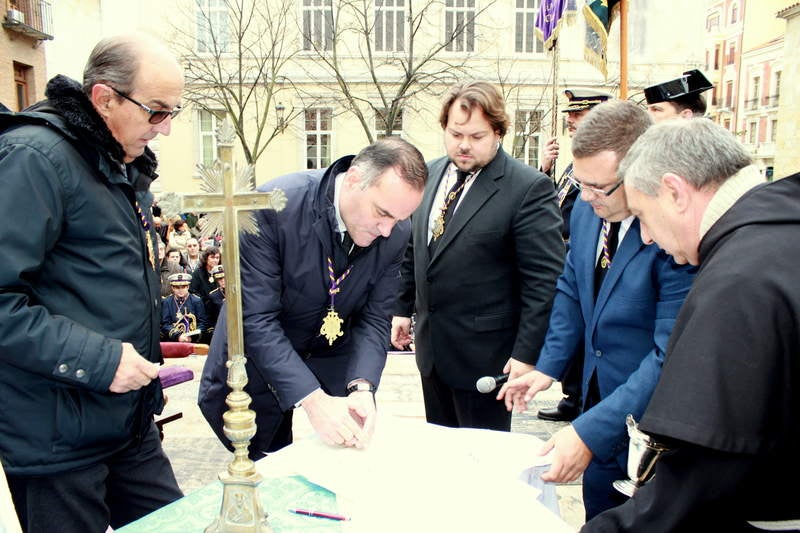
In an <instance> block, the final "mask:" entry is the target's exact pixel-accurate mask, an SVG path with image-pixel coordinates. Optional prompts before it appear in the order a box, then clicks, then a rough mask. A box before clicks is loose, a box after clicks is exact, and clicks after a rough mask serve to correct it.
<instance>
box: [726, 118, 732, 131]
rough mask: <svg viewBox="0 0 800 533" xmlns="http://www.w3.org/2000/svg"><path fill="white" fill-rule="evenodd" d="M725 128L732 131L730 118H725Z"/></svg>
mask: <svg viewBox="0 0 800 533" xmlns="http://www.w3.org/2000/svg"><path fill="white" fill-rule="evenodd" d="M725 129H726V130H728V131H731V119H729V118H726V119H725Z"/></svg>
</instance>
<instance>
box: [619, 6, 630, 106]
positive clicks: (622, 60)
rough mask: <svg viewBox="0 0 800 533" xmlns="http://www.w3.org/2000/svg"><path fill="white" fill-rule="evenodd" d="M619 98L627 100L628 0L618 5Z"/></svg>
mask: <svg viewBox="0 0 800 533" xmlns="http://www.w3.org/2000/svg"><path fill="white" fill-rule="evenodd" d="M619 97H620V99H621V100H625V99H627V98H628V0H620V3H619Z"/></svg>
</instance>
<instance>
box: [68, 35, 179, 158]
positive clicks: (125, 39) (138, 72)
mask: <svg viewBox="0 0 800 533" xmlns="http://www.w3.org/2000/svg"><path fill="white" fill-rule="evenodd" d="M83 91H84V93H86V95H87V96H88V97H89V99H90V100H91V102H92V105H93V106H94V108H95V110H96V111H97V113H98V114H99V115H100V116H101V117H102V119H103V120H104V121H105V123H106V126H108V129H109V130H110V132H111V135H113V136H114V138H115V139H116V140H117V141H118V142H119V145H120V148H121V152H120V153H114V154H112V157H115V158H118V159H120V160H122V161H123V162H125V163H130V162H132V161H133V160H134V159H136V158H138V157H139V156H141V155H142V154H143V153H144V150H145V149H146V148H147V143H148V142H149V141H151V140H152V139H154V138H155V137H156V136H157V135H169V134H170V129H171V125H172V119H173V118H174V117H176V116H177V115H178V112H179V111H180V108H181V93H182V92H183V70H182V69H181V66H180V65H179V64H178V61H177V59H176V58H175V56H174V55H173V54H172V52H170V51H169V49H168V48H167V47H166V46H165V45H164V43H162V42H160V41H158V40H156V39H155V38H153V37H151V36H149V35H144V34H132V35H119V36H116V37H110V38H108V39H103V40H102V41H100V42H99V43H98V44H97V46H95V47H94V50H92V53H91V55H90V56H89V61H88V63H87V64H86V70H84V73H83Z"/></svg>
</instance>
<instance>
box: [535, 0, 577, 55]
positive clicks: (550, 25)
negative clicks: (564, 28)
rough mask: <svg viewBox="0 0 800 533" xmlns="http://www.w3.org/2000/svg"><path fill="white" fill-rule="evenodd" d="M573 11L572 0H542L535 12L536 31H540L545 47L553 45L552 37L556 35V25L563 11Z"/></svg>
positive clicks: (557, 25)
mask: <svg viewBox="0 0 800 533" xmlns="http://www.w3.org/2000/svg"><path fill="white" fill-rule="evenodd" d="M570 11H571V12H572V13H574V12H575V2H574V0H572V1H570V0H542V2H541V4H540V5H539V12H538V13H537V14H536V29H537V30H538V31H537V33H539V32H541V37H542V41H544V45H545V48H548V49H549V48H552V47H553V39H555V38H557V37H558V27H559V24H560V23H561V19H562V18H563V17H564V15H565V12H570Z"/></svg>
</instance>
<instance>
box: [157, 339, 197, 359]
mask: <svg viewBox="0 0 800 533" xmlns="http://www.w3.org/2000/svg"><path fill="white" fill-rule="evenodd" d="M191 353H194V344H192V343H191V342H162V343H161V355H163V356H164V357H186V356H188V355H189V354H191Z"/></svg>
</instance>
